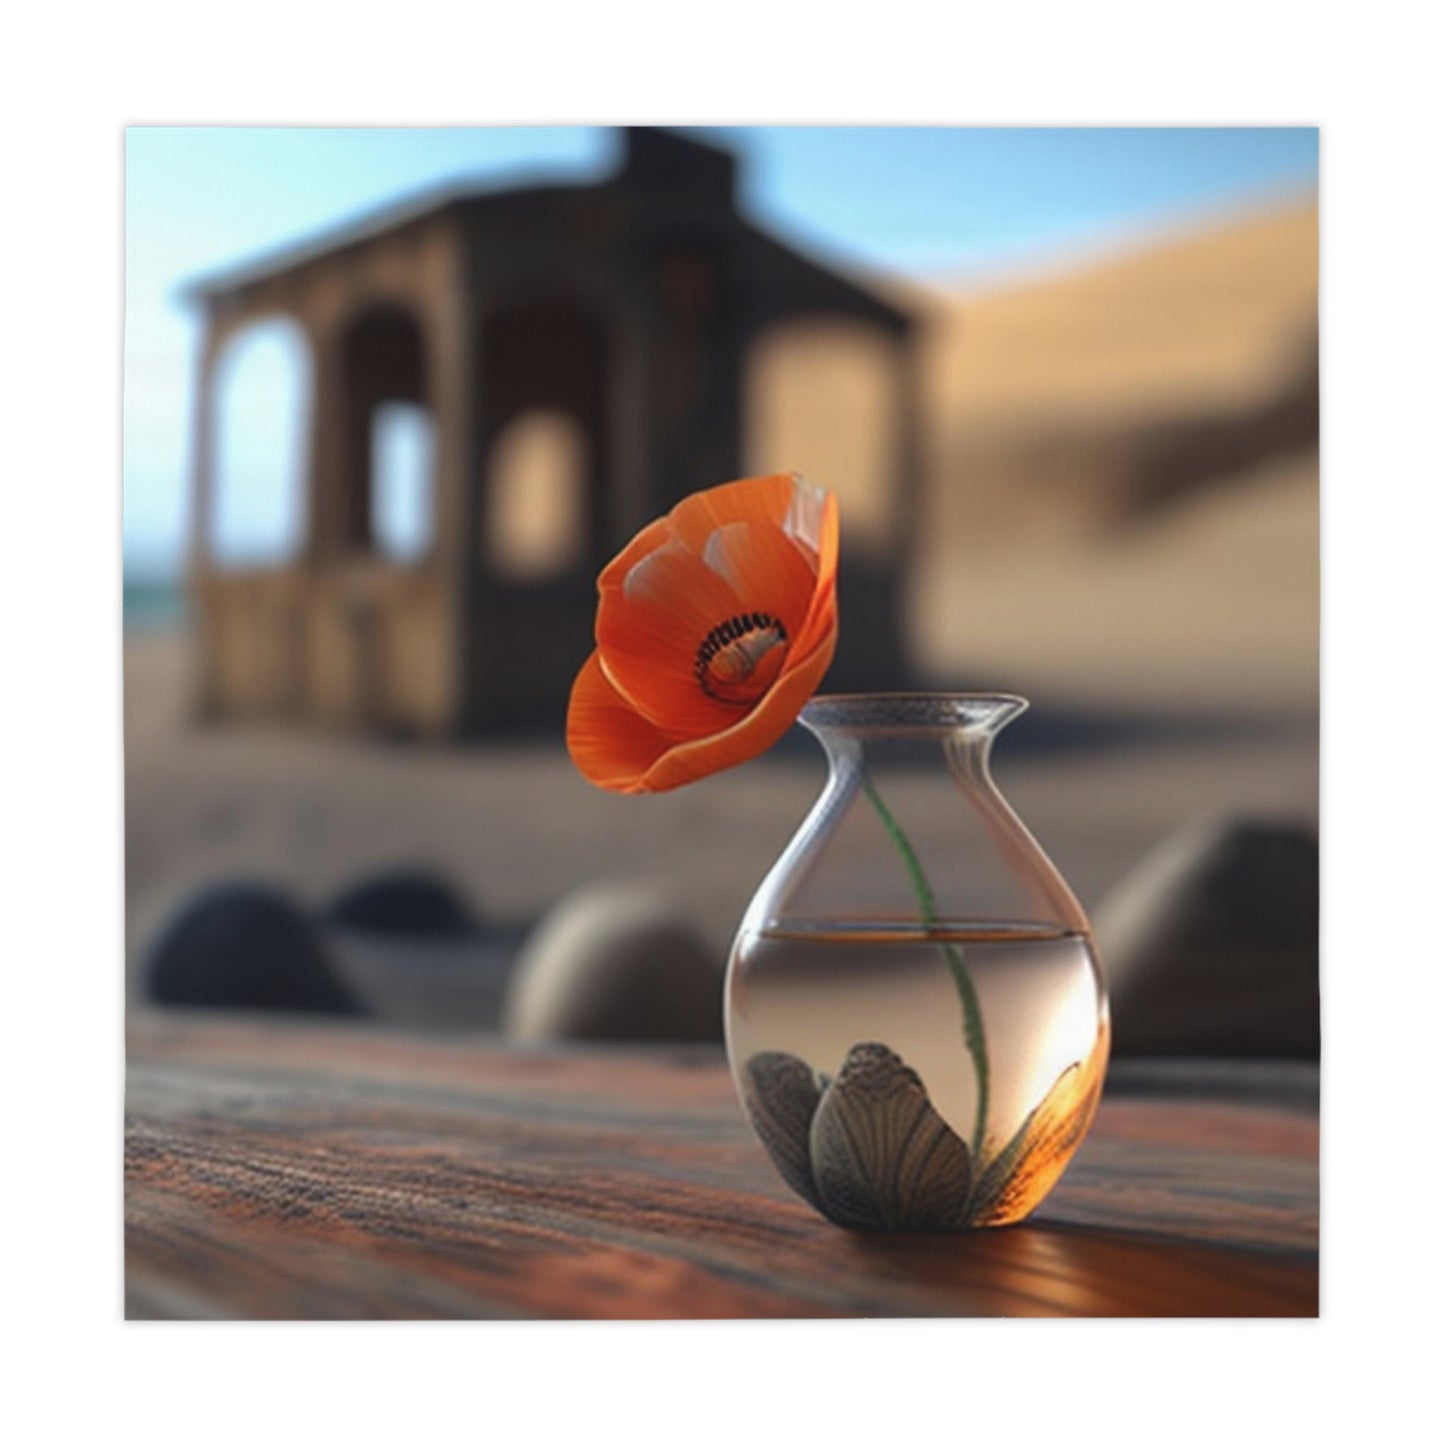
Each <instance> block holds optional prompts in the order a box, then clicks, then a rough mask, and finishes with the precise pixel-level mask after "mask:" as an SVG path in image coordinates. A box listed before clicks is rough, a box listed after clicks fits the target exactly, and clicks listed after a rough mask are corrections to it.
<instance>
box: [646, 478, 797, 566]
mask: <svg viewBox="0 0 1445 1445" xmlns="http://www.w3.org/2000/svg"><path fill="white" fill-rule="evenodd" d="M800 485H802V479H801V478H800V477H798V476H797V475H796V473H793V472H776V473H774V474H773V475H772V476H770V477H748V478H746V479H745V480H743V481H740V482H725V483H723V485H722V486H720V487H709V488H708V489H707V491H705V492H695V493H694V494H693V495H692V496H690V497H684V498H683V500H682V501H680V502H679V503H678V504H677V506H675V507H674V508H673V509H672V511H671V512H669V513H668V516H667V520H668V522H669V523H670V524H671V526H672V529H673V532H674V533H675V534H676V536H677V538H678V540H679V541H680V542H682V544H683V545H684V546H685V547H688V548H690V549H691V550H692V551H694V552H697V553H701V552H702V549H703V548H704V547H706V546H707V539H708V538H709V537H710V536H712V534H713V533H714V532H716V531H717V529H718V528H719V527H726V526H727V525H728V524H729V523H731V522H756V523H758V524H760V525H762V526H765V527H776V528H779V529H781V528H782V526H783V524H784V523H785V522H786V521H787V519H788V510H789V508H790V507H791V506H792V505H793V495H794V492H795V491H796V489H797V488H798V487H799V486H800Z"/></svg>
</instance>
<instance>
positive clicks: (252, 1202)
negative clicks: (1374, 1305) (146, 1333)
mask: <svg viewBox="0 0 1445 1445" xmlns="http://www.w3.org/2000/svg"><path fill="white" fill-rule="evenodd" d="M1119 1077H1120V1078H1122V1079H1124V1080H1125V1082H1126V1083H1127V1077H1128V1071H1127V1070H1126V1069H1121V1070H1120V1071H1119ZM1215 1092H1216V1093H1217V1091H1215ZM1236 1092H1237V1091H1236ZM126 1105H127V1107H126V1186H125V1218H126V1299H127V1314H128V1316H129V1317H130V1318H178V1317H180V1318H197V1317H228V1318H229V1317H237V1316H240V1317H253V1318H266V1319H281V1318H285V1319H291V1318H354V1317H387V1318H413V1317H438V1316H446V1317H469V1318H536V1317H582V1318H602V1319H613V1318H715V1317H735V1316H746V1317H755V1318H756V1317H777V1316H793V1317H797V1316H835V1315H842V1316H859V1315H862V1316H885V1315H886V1316H894V1315H903V1316H940V1315H941V1316H950V1315H1147V1316H1153V1315H1313V1314H1315V1313H1316V1312H1317V1308H1318V1306H1317V1300H1318V1284H1317V1280H1318V1271H1317V1261H1318V1255H1317V1247H1318V1246H1317V1241H1318V1220H1319V1209H1318V1170H1317V1158H1318V1122H1317V1114H1316V1111H1315V1110H1314V1109H1313V1108H1311V1107H1310V1106H1309V1104H1308V1102H1302V1101H1301V1100H1300V1099H1299V1098H1298V1097H1296V1098H1293V1099H1287V1100H1286V1101H1285V1102H1284V1103H1280V1102H1278V1101H1275V1102H1261V1101H1260V1100H1259V1099H1249V1098H1238V1097H1236V1098H1227V1097H1225V1098H1221V1097H1202V1096H1200V1095H1199V1092H1198V1090H1195V1091H1194V1092H1192V1093H1184V1094H1181V1093H1180V1091H1179V1090H1178V1089H1177V1088H1176V1089H1175V1090H1173V1091H1169V1090H1165V1091H1164V1092H1163V1093H1158V1092H1156V1093H1155V1094H1152V1095H1146V1094H1132V1093H1123V1094H1120V1093H1117V1092H1115V1090H1114V1086H1113V1084H1111V1089H1110V1091H1109V1092H1108V1093H1106V1096H1105V1099H1104V1102H1103V1104H1102V1106H1101V1108H1100V1111H1099V1117H1098V1120H1097V1122H1096V1124H1095V1126H1094V1129H1093V1132H1092V1133H1091V1134H1090V1136H1089V1138H1088V1139H1087V1141H1086V1142H1085V1144H1084V1146H1083V1148H1082V1149H1081V1151H1080V1153H1079V1154H1078V1156H1077V1157H1076V1158H1075V1160H1074V1162H1073V1164H1072V1165H1071V1166H1070V1169H1069V1172H1068V1173H1067V1175H1066V1176H1065V1178H1064V1180H1063V1181H1062V1182H1061V1183H1060V1185H1059V1186H1058V1188H1057V1189H1056V1190H1055V1191H1054V1193H1053V1194H1052V1195H1051V1196H1050V1198H1049V1199H1048V1200H1047V1201H1046V1202H1045V1203H1044V1205H1043V1206H1042V1207H1041V1209H1040V1210H1039V1211H1038V1213H1037V1214H1035V1216H1034V1217H1033V1219H1031V1220H1030V1221H1029V1222H1027V1223H1025V1224H1022V1225H1019V1226H1016V1227H1014V1228H1012V1229H1004V1230H993V1231H988V1232H986V1233H983V1234H978V1235H972V1236H932V1237H922V1236H907V1237H905V1236H885V1235H873V1236H869V1235H859V1234H850V1233H846V1232H844V1231H842V1230H839V1229H837V1228H835V1227H834V1226H832V1225H830V1224H828V1223H826V1222H824V1221H823V1220H822V1219H820V1218H818V1217H817V1216H816V1215H815V1214H813V1213H812V1211H811V1210H810V1209H809V1208H808V1207H807V1206H806V1205H804V1204H803V1203H801V1202H800V1201H799V1200H797V1199H796V1198H795V1197H794V1196H793V1195H792V1194H791V1193H790V1192H789V1191H788V1190H787V1188H786V1187H785V1186H784V1185H783V1184H782V1183H781V1182H779V1180H778V1179H777V1178H776V1177H775V1175H774V1174H773V1171H772V1167H771V1165H770V1164H769V1163H768V1161H767V1159H766V1157H765V1156H764V1154H763V1151H762V1148H761V1147H760V1146H759V1145H758V1144H757V1143H756V1142H755V1141H754V1139H753V1137H752V1134H751V1133H750V1131H749V1129H748V1127H747V1125H746V1123H745V1122H744V1120H743V1118H742V1115H741V1113H740V1111H739V1108H738V1105H737V1103H736V1100H735V1098H734V1095H733V1092H732V1086H731V1083H730V1080H729V1077H728V1073H727V1069H726V1066H725V1064H724V1062H723V1060H722V1056H721V1052H720V1050H716V1049H709V1048H615V1047H614V1048H601V1047H581V1046H570V1047H566V1048H555V1049H549V1050H540V1051H538V1050H528V1051H522V1050H518V1049H513V1048H509V1047H506V1046H504V1045H502V1044H500V1043H498V1042H496V1041H489V1042H478V1041H472V1040H467V1041H458V1040H438V1039H435V1038H429V1037H425V1036H419V1035H415V1034H403V1033H399V1032H396V1031H394V1030H388V1029H383V1028H377V1027H372V1026H366V1025H358V1024H351V1023H348V1024H316V1023H298V1022H295V1021H290V1020H288V1021H284V1022H282V1021H276V1020H272V1019H269V1018H265V1019H263V1018H257V1017H255V1016H251V1017H238V1016H234V1015H232V1016H227V1017H222V1016H217V1015H207V1014H187V1013H183V1012H175V1013H169V1014H159V1013H141V1014H138V1015H136V1016H135V1017H134V1018H133V1020H132V1025H131V1029H130V1034H129V1047H128V1069H127V1083H126Z"/></svg>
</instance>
